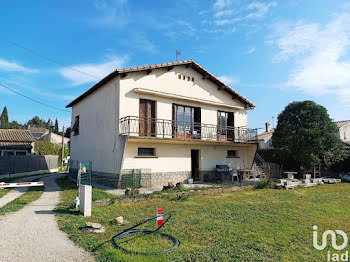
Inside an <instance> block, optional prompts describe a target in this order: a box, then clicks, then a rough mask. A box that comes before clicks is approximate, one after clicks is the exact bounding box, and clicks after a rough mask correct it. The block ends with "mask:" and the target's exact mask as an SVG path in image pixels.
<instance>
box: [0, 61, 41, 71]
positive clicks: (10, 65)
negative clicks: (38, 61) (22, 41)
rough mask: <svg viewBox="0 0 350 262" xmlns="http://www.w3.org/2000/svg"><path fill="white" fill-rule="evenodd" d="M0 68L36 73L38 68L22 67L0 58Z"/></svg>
mask: <svg viewBox="0 0 350 262" xmlns="http://www.w3.org/2000/svg"><path fill="white" fill-rule="evenodd" d="M0 70H3V71H8V72H22V73H38V72H39V70H38V69H32V68H28V67H24V66H22V65H20V64H18V63H16V62H9V61H7V60H4V59H1V58H0Z"/></svg>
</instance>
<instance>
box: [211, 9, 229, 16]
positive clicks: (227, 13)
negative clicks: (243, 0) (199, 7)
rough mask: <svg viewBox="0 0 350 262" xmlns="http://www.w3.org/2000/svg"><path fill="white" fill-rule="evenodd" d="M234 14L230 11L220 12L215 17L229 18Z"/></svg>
mask: <svg viewBox="0 0 350 262" xmlns="http://www.w3.org/2000/svg"><path fill="white" fill-rule="evenodd" d="M231 14H232V10H230V9H228V10H223V11H218V12H216V13H215V14H214V17H216V18H219V17H222V16H228V15H231Z"/></svg>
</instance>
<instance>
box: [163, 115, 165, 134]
mask: <svg viewBox="0 0 350 262" xmlns="http://www.w3.org/2000/svg"><path fill="white" fill-rule="evenodd" d="M164 133H165V130H164V119H163V138H164Z"/></svg>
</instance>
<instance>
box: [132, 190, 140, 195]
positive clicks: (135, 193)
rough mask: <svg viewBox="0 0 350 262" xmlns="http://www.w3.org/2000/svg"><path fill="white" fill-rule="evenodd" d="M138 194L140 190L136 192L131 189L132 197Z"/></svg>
mask: <svg viewBox="0 0 350 262" xmlns="http://www.w3.org/2000/svg"><path fill="white" fill-rule="evenodd" d="M139 193H140V190H138V189H137V188H133V189H131V194H132V195H138V194H139Z"/></svg>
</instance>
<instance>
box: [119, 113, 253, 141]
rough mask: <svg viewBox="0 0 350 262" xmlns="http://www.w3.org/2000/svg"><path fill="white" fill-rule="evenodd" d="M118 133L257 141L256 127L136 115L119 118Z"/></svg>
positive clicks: (186, 138) (194, 138)
mask: <svg viewBox="0 0 350 262" xmlns="http://www.w3.org/2000/svg"><path fill="white" fill-rule="evenodd" d="M119 134H120V135H127V136H140V137H156V138H171V139H177V140H207V141H231V142H235V143H258V141H257V135H258V131H257V129H249V128H246V127H229V126H218V125H211V124H203V123H190V122H183V121H172V120H166V119H155V118H142V117H137V116H127V117H123V118H121V119H120V120H119Z"/></svg>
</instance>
